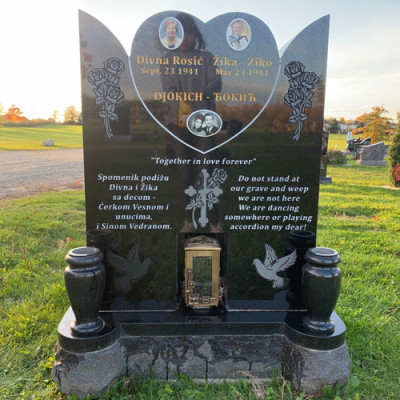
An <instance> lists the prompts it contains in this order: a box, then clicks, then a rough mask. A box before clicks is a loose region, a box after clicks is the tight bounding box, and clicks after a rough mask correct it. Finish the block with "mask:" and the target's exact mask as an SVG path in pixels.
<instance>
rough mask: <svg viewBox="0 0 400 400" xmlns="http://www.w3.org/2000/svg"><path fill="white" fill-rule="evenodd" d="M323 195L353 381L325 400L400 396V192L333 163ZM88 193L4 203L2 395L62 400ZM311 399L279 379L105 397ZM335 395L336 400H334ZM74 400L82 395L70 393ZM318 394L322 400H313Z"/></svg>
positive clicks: (131, 386)
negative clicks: (62, 357)
mask: <svg viewBox="0 0 400 400" xmlns="http://www.w3.org/2000/svg"><path fill="white" fill-rule="evenodd" d="M328 175H329V176H331V177H332V180H333V184H332V185H323V186H322V187H321V193H320V209H319V224H318V245H319V246H325V247H331V248H334V249H336V250H338V251H339V253H340V255H341V257H342V263H341V264H340V266H341V269H342V273H343V280H342V290H341V295H340V298H339V302H338V304H337V307H336V311H337V312H338V314H339V315H340V316H341V318H342V319H343V321H344V322H345V324H346V327H347V333H346V341H347V344H348V346H349V350H350V355H351V359H352V371H351V380H350V382H349V384H348V385H347V386H346V387H345V388H343V389H340V390H329V389H326V390H325V395H324V396H323V397H318V398H321V399H336V400H339V399H343V400H344V399H346V400H350V399H352V400H353V399H354V400H355V399H365V400H397V399H400V372H399V368H398V354H400V268H399V266H400V230H399V226H400V208H399V200H400V191H398V190H391V189H385V188H383V186H385V185H387V184H388V180H387V169H386V168H376V167H364V166H356V165H354V166H351V167H344V166H335V167H333V166H329V167H328ZM84 220H85V218H84V194H83V192H82V191H78V190H77V191H69V192H61V193H46V194H42V195H38V196H34V197H29V198H25V199H7V200H1V201H0V228H1V229H0V310H1V311H0V352H1V355H2V357H0V382H1V385H0V399H7V400H8V399H62V398H66V397H63V396H61V395H60V394H59V393H58V389H57V387H56V385H55V383H54V382H53V381H52V379H51V376H50V371H51V362H52V360H53V356H54V344H55V343H56V340H57V335H56V327H57V325H58V323H59V321H60V319H61V317H62V315H63V314H64V312H65V311H66V309H67V308H68V300H67V297H66V293H65V289H64V283H63V269H64V266H65V263H64V256H65V254H66V253H67V251H68V250H69V249H70V248H73V247H78V246H82V245H83V244H84V242H85V227H84ZM255 383H259V384H260V385H261V386H262V389H263V391H262V396H261V397H258V398H263V399H271V400H272V399H273V400H275V399H286V400H289V399H297V400H301V399H309V398H311V397H307V396H305V395H303V394H301V393H295V391H294V389H292V388H291V387H290V385H289V384H288V383H287V382H286V381H285V380H284V379H283V378H282V377H279V376H277V377H276V379H274V380H273V381H272V382H270V383H266V382H253V385H251V384H247V383H245V382H244V381H241V382H238V383H235V384H231V383H224V384H222V385H211V384H209V385H198V384H195V383H193V382H192V381H191V379H190V378H189V377H187V376H181V377H179V378H178V379H177V381H176V382H160V381H157V380H154V379H145V380H138V379H135V378H126V379H124V380H122V381H121V382H119V383H117V384H116V385H115V386H114V387H113V388H111V389H110V390H109V392H108V394H107V395H105V396H103V399H256V398H257V397H256V395H255V393H256V392H257V390H256V388H257V387H256V385H255ZM335 396H336V397H335ZM69 398H70V399H71V398H73V397H71V396H70V397H69ZM314 398H315V397H314Z"/></svg>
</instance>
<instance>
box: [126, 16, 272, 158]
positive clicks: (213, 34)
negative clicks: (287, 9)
mask: <svg viewBox="0 0 400 400" xmlns="http://www.w3.org/2000/svg"><path fill="white" fill-rule="evenodd" d="M130 67H131V74H132V80H133V84H134V86H135V88H136V90H137V92H138V95H139V97H140V99H141V101H142V103H143V105H144V107H145V108H146V109H147V111H148V112H149V113H150V114H151V116H152V117H153V118H154V119H155V121H156V122H157V123H158V124H159V125H161V126H162V127H163V128H164V129H165V130H166V131H167V132H168V133H169V134H170V135H172V136H173V137H175V138H176V139H177V140H179V141H180V142H181V143H184V144H185V145H186V146H188V147H190V148H192V149H194V150H196V151H199V152H201V153H203V154H205V153H208V152H210V151H212V150H214V149H216V148H217V147H220V146H222V145H223V144H225V143H227V142H228V141H230V140H232V139H234V138H235V137H236V136H238V135H239V134H241V133H242V132H243V131H245V129H246V128H248V127H249V126H250V125H251V124H252V123H253V122H254V121H255V120H256V119H257V117H258V115H260V113H261V112H262V111H263V110H264V108H265V107H266V105H267V104H268V102H269V100H270V98H271V96H272V93H273V91H274V88H275V85H276V80H277V77H278V75H279V54H278V49H277V46H276V42H275V39H274V37H273V35H272V33H271V31H270V29H269V28H268V27H267V26H266V25H265V24H264V23H263V22H262V21H261V20H259V19H258V18H256V17H254V16H252V15H249V14H244V13H228V14H223V15H220V16H218V17H216V18H214V19H212V20H211V21H209V22H208V23H206V24H205V23H203V22H202V21H200V20H199V19H197V18H195V17H193V16H191V15H190V14H186V13H182V12H177V11H166V12H162V13H159V14H156V15H154V16H152V17H150V18H149V19H147V20H146V21H145V22H144V23H143V24H142V25H141V26H140V28H139V29H138V31H137V33H136V35H135V38H134V40H133V44H132V51H131V57H130Z"/></svg>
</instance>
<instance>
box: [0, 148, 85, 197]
mask: <svg viewBox="0 0 400 400" xmlns="http://www.w3.org/2000/svg"><path fill="white" fill-rule="evenodd" d="M83 186H84V178H83V151H82V150H81V149H77V150H75V149H73V150H43V151H2V152H0V199H2V198H8V197H22V196H27V195H30V194H34V193H38V192H46V191H49V190H56V191H59V190H65V189H73V188H75V189H77V188H82V187H83Z"/></svg>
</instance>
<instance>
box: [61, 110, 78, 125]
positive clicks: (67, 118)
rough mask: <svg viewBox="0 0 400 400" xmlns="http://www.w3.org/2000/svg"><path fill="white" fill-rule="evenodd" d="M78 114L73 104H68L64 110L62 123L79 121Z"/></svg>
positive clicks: (71, 123)
mask: <svg viewBox="0 0 400 400" xmlns="http://www.w3.org/2000/svg"><path fill="white" fill-rule="evenodd" d="M80 116H81V114H80V112H79V111H77V110H76V108H75V106H69V107H67V108H66V109H65V111H64V124H68V125H74V124H76V123H78V122H79V120H80Z"/></svg>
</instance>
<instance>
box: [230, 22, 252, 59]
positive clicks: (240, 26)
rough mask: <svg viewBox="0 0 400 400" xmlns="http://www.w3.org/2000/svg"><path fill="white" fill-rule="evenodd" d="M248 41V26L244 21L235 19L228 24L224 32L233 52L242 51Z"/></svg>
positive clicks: (249, 32)
mask: <svg viewBox="0 0 400 400" xmlns="http://www.w3.org/2000/svg"><path fill="white" fill-rule="evenodd" d="M250 39H251V30H250V26H249V24H248V23H247V22H246V21H245V20H244V19H242V18H236V19H234V20H233V21H231V22H230V23H229V25H228V28H227V30H226V40H227V41H228V44H229V46H230V47H231V48H232V49H233V50H236V51H242V50H244V49H245V48H246V47H247V46H248V45H249V43H250Z"/></svg>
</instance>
